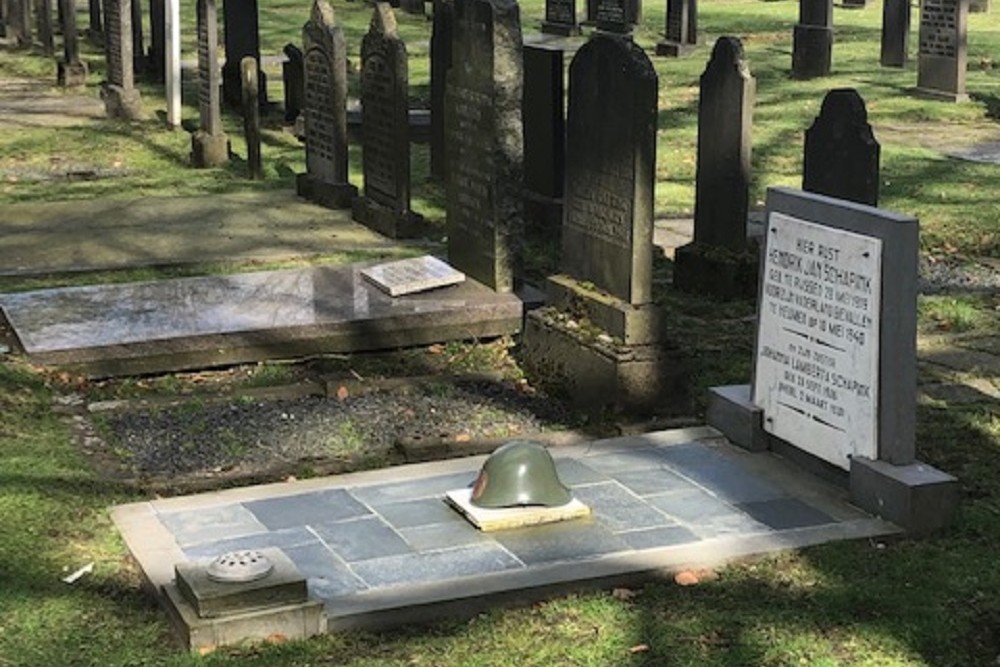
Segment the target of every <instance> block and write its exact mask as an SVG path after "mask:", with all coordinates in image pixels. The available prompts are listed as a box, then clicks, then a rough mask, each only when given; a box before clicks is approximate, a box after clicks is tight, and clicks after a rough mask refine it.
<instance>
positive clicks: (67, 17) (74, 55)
mask: <svg viewBox="0 0 1000 667" xmlns="http://www.w3.org/2000/svg"><path fill="white" fill-rule="evenodd" d="M59 4H60V5H61V6H62V8H63V11H62V17H63V25H62V34H63V59H62V60H60V61H59V67H58V73H57V78H58V81H59V85H60V86H66V87H74V86H82V85H84V84H85V83H86V82H87V65H86V63H84V62H83V61H81V60H80V40H79V37H78V36H77V30H76V11H75V10H76V1H75V0H59Z"/></svg>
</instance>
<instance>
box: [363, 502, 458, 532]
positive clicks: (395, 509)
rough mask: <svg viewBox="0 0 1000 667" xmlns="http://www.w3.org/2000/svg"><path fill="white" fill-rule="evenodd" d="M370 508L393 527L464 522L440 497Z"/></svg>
mask: <svg viewBox="0 0 1000 667" xmlns="http://www.w3.org/2000/svg"><path fill="white" fill-rule="evenodd" d="M372 508H373V509H374V510H375V511H376V512H377V513H378V514H379V515H381V516H382V518H383V519H385V521H386V522H387V523H388V524H389V525H390V526H392V527H393V528H397V529H399V528H413V527H414V526H426V525H429V524H434V523H466V521H465V519H464V518H462V516H461V515H460V514H459V513H458V512H456V511H455V510H453V509H452V508H451V507H449V506H448V505H447V504H446V503H445V502H444V500H443V499H442V498H422V499H420V500H409V501H405V502H398V503H390V504H388V505H373V506H372Z"/></svg>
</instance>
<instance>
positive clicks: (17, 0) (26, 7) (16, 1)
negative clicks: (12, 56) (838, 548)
mask: <svg viewBox="0 0 1000 667" xmlns="http://www.w3.org/2000/svg"><path fill="white" fill-rule="evenodd" d="M7 37H8V38H9V39H10V40H11V44H12V46H14V47H15V48H18V49H30V48H31V4H30V0H8V4H7Z"/></svg>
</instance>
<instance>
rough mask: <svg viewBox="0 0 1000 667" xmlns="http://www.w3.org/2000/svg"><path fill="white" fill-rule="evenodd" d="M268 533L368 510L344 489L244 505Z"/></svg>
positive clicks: (336, 518)
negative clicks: (265, 527)
mask: <svg viewBox="0 0 1000 667" xmlns="http://www.w3.org/2000/svg"><path fill="white" fill-rule="evenodd" d="M244 507H246V508H247V509H248V510H250V512H251V513H253V515H254V516H255V517H257V520H258V521H260V522H261V523H262V524H264V525H265V526H267V528H268V530H280V529H282V528H289V527H291V526H298V525H302V524H315V523H327V522H330V521H342V520H344V519H354V518H360V517H362V516H366V515H369V514H371V511H370V510H369V509H368V508H367V507H365V506H364V505H362V504H361V503H359V502H358V501H357V500H355V499H354V497H353V496H351V494H349V493H348V492H347V491H344V490H343V489H330V490H328V491H317V492H313V493H302V494H298V495H293V496H282V497H281V498H268V499H265V500H255V501H252V502H248V503H245V504H244Z"/></svg>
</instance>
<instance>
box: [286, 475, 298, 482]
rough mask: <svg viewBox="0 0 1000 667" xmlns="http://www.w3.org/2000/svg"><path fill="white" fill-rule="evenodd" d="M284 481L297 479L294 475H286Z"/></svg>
mask: <svg viewBox="0 0 1000 667" xmlns="http://www.w3.org/2000/svg"><path fill="white" fill-rule="evenodd" d="M285 481H286V482H294V481H297V480H296V478H295V475H289V476H288V477H286V478H285Z"/></svg>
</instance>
